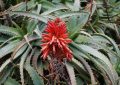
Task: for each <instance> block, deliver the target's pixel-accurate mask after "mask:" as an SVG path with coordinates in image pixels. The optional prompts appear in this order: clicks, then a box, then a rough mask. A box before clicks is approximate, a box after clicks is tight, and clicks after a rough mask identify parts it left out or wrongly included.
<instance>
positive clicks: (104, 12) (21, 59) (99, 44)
mask: <svg viewBox="0 0 120 85" xmlns="http://www.w3.org/2000/svg"><path fill="white" fill-rule="evenodd" d="M0 11H1V12H0V85H2V84H3V85H120V1H119V0H0ZM55 18H61V19H62V20H63V21H65V22H66V25H67V31H68V33H69V38H70V39H71V40H72V43H70V44H69V48H70V49H71V50H72V53H73V58H72V60H71V61H68V60H66V59H65V60H64V61H63V62H62V64H63V66H64V68H62V67H61V66H59V65H58V64H59V63H57V64H56V66H57V65H58V66H57V67H56V68H55V69H56V70H58V74H56V73H50V68H49V67H50V62H51V58H47V59H46V60H43V59H42V58H41V56H42V54H41V44H42V42H41V39H42V33H43V32H44V30H45V27H46V24H47V22H48V20H54V19H55ZM61 68H62V70H63V73H62V74H64V75H62V74H61V73H60V72H59V70H60V71H61ZM66 77H67V78H66Z"/></svg>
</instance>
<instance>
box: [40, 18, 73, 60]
mask: <svg viewBox="0 0 120 85" xmlns="http://www.w3.org/2000/svg"><path fill="white" fill-rule="evenodd" d="M41 41H42V42H43V44H41V47H42V49H41V51H42V58H43V59H46V58H47V56H48V55H50V56H51V57H52V58H57V59H59V60H62V59H63V58H67V59H68V60H71V59H72V51H71V50H70V49H69V48H68V44H69V43H71V42H72V40H71V39H69V38H68V33H67V29H66V23H65V22H64V21H62V20H61V19H60V18H56V19H55V20H54V21H48V23H47V26H46V28H45V33H43V34H42V40H41Z"/></svg>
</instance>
